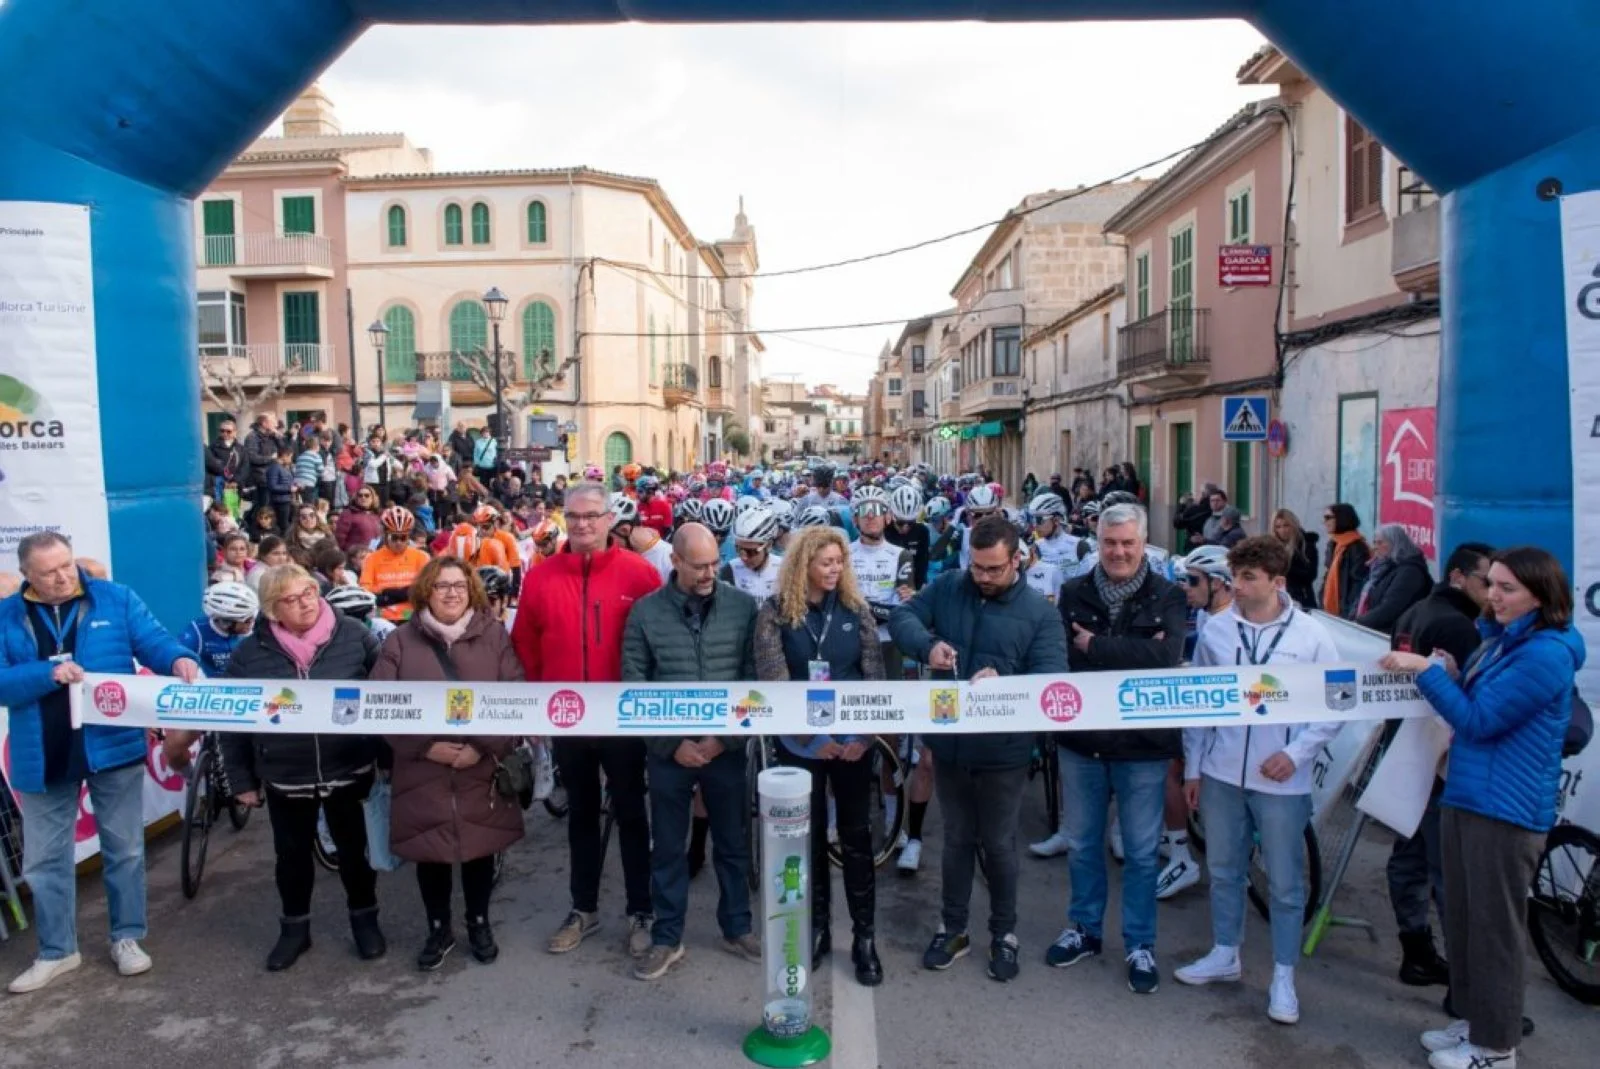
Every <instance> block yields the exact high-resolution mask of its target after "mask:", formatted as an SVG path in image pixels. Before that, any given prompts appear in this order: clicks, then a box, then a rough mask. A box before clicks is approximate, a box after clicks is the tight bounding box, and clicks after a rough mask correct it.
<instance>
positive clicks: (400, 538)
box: [384, 531, 406, 542]
mask: <svg viewBox="0 0 1600 1069" xmlns="http://www.w3.org/2000/svg"><path fill="white" fill-rule="evenodd" d="M384 537H385V538H387V539H388V540H389V541H391V542H404V541H405V540H406V535H405V532H404V531H390V532H389V533H388V534H386V535H384Z"/></svg>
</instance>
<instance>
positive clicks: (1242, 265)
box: [1217, 245, 1272, 286]
mask: <svg viewBox="0 0 1600 1069" xmlns="http://www.w3.org/2000/svg"><path fill="white" fill-rule="evenodd" d="M1217 282H1218V284H1219V285H1223V286H1270V285H1272V246H1271V245H1223V246H1220V247H1219V248H1218V250H1217Z"/></svg>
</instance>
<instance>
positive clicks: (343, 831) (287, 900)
mask: <svg viewBox="0 0 1600 1069" xmlns="http://www.w3.org/2000/svg"><path fill="white" fill-rule="evenodd" d="M371 789H372V773H370V772H368V773H366V774H365V775H363V776H359V777H357V779H356V781H355V782H354V783H352V784H350V785H349V786H346V787H335V788H333V790H331V791H329V792H328V793H327V794H326V795H324V796H323V797H321V798H295V797H291V796H289V795H286V794H284V793H283V792H282V791H278V790H275V789H273V788H272V787H271V786H270V785H269V786H268V787H267V791H266V794H267V817H268V819H270V820H271V821H272V846H273V850H274V851H275V852H276V854H277V864H276V867H275V870H274V872H275V875H276V877H277V881H278V898H279V899H280V900H281V902H282V905H283V915H284V916H285V917H289V918H295V919H299V918H302V917H307V916H309V915H310V914H311V888H312V887H313V886H314V884H315V883H316V878H317V863H316V859H315V857H314V856H313V854H312V841H313V840H314V839H315V838H316V836H317V811H318V810H321V811H322V812H323V813H325V814H326V815H327V818H328V834H329V835H331V836H333V845H334V846H335V847H337V848H338V850H339V881H340V882H341V883H343V884H344V893H345V898H346V900H347V902H348V904H349V907H350V911H351V912H352V913H354V912H355V911H357V910H362V909H371V908H372V907H374V906H376V905H377V904H378V874H377V873H375V872H373V871H372V866H371V865H369V864H368V863H367V816H366V812H365V810H364V809H363V808H362V804H361V803H362V802H364V801H366V798H367V792H368V791H370V790H371Z"/></svg>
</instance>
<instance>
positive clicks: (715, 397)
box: [706, 386, 733, 412]
mask: <svg viewBox="0 0 1600 1069" xmlns="http://www.w3.org/2000/svg"><path fill="white" fill-rule="evenodd" d="M706 409H707V410H708V411H711V412H732V411H733V398H732V395H731V394H725V393H723V391H722V387H721V386H707V387H706Z"/></svg>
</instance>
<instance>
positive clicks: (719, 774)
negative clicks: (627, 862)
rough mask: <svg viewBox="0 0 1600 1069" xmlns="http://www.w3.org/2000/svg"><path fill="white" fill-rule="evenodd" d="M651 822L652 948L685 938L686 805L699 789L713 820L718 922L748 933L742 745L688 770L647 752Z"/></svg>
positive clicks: (732, 931)
mask: <svg viewBox="0 0 1600 1069" xmlns="http://www.w3.org/2000/svg"><path fill="white" fill-rule="evenodd" d="M649 767H650V821H651V823H652V824H653V825H654V827H655V841H654V843H653V844H652V848H651V852H650V900H651V904H652V905H653V906H654V907H655V914H656V922H655V926H654V927H653V928H652V929H651V930H650V939H651V942H653V943H655V945H656V946H669V947H670V946H677V945H678V944H680V943H682V942H683V919H684V915H685V914H687V913H688V911H689V812H690V810H689V807H690V805H691V804H692V803H693V800H694V788H695V785H696V784H698V785H699V787H700V797H701V799H702V800H703V801H704V802H705V806H706V815H707V816H708V817H709V818H710V820H711V845H712V855H711V863H712V867H713V868H715V869H716V871H717V890H718V899H717V924H718V925H719V926H720V927H721V928H722V934H723V935H724V936H726V937H728V938H729V939H737V938H738V937H739V936H741V935H748V934H749V932H750V927H751V922H750V886H749V884H748V883H747V882H746V880H747V878H748V874H749V869H750V846H749V843H748V841H747V840H746V839H745V822H746V820H747V819H748V818H749V814H748V813H747V812H746V810H747V809H748V807H749V805H750V800H749V794H748V791H747V790H746V787H745V774H744V749H743V747H736V748H735V749H732V750H726V751H724V752H722V753H720V754H718V755H717V756H716V757H715V758H714V759H712V761H711V762H710V763H709V764H706V765H704V766H702V767H700V768H685V767H683V766H682V765H680V764H678V762H676V761H674V760H673V759H672V758H670V757H657V756H656V755H655V754H651V755H650V763H649Z"/></svg>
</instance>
